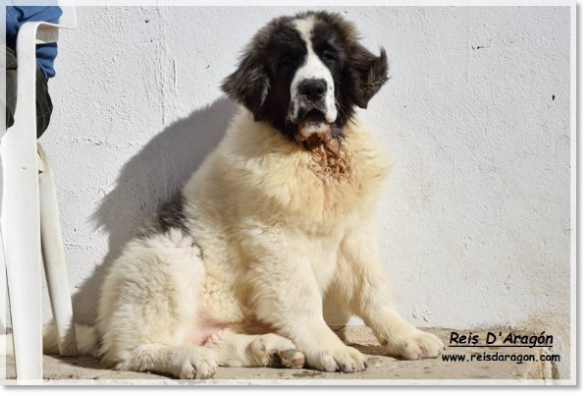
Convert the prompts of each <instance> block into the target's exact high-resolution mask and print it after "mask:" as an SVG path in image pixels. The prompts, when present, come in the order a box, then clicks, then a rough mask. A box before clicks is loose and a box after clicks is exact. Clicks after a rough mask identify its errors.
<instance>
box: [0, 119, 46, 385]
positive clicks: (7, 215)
mask: <svg viewBox="0 0 587 396" xmlns="http://www.w3.org/2000/svg"><path fill="white" fill-rule="evenodd" d="M15 125H16V124H15ZM13 128H16V126H15V127H13ZM33 130H34V129H33ZM10 132H11V133H8V134H7V136H5V137H4V138H3V140H4V139H5V142H3V144H4V143H6V151H5V153H6V156H5V158H4V159H6V161H4V162H3V165H4V176H5V179H4V191H3V200H4V201H5V206H4V208H3V213H2V217H3V219H2V221H3V223H2V233H3V236H4V242H5V245H4V249H5V257H6V272H7V275H8V276H7V280H8V294H9V296H10V312H11V313H12V329H13V337H14V352H15V358H16V375H17V379H18V382H19V383H28V381H30V380H42V378H43V348H42V326H43V322H42V297H41V276H42V272H41V271H42V270H41V241H40V217H39V190H38V187H39V186H38V173H37V158H36V153H35V151H34V146H31V147H30V148H31V149H32V150H29V147H27V146H28V143H33V144H36V143H34V139H30V141H29V142H27V141H26V140H24V141H23V140H21V139H18V137H19V136H20V137H22V134H25V133H26V132H29V131H28V130H18V131H16V132H22V134H18V133H16V134H15V133H12V132H13V131H10ZM31 135H32V134H31ZM31 154H32V155H31Z"/></svg>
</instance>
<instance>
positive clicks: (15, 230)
mask: <svg viewBox="0 0 587 396" xmlns="http://www.w3.org/2000/svg"><path fill="white" fill-rule="evenodd" d="M12 3H13V5H20V4H19V2H18V1H16V0H13V1H12ZM22 5H26V1H24V2H23V4H22ZM55 5H59V6H60V7H61V8H62V10H63V15H62V16H61V18H60V19H59V23H57V24H52V23H46V22H29V23H26V24H24V25H23V26H22V27H21V29H20V31H19V33H18V37H17V44H16V54H17V59H18V69H17V84H18V97H17V105H16V110H15V114H14V125H13V126H12V127H11V128H10V129H9V130H8V131H7V132H6V135H5V136H4V137H3V138H2V145H1V147H2V151H3V153H2V158H3V167H4V178H3V180H4V188H3V198H2V200H3V210H2V238H3V239H4V249H5V259H6V265H7V272H8V295H9V297H10V308H11V313H12V327H13V338H14V352H15V359H16V373H17V379H18V380H19V382H20V381H21V380H42V378H43V347H42V325H43V323H42V322H43V320H42V296H41V276H42V274H41V262H43V264H44V267H45V275H46V279H47V286H48V289H49V296H50V299H51V308H52V311H53V317H54V319H55V325H56V328H57V334H58V343H59V352H60V354H61V355H62V356H75V355H77V344H76V339H75V330H74V326H73V321H72V318H73V310H72V305H71V294H70V291H69V282H68V279H67V268H66V265H65V253H64V250H63V240H62V235H61V225H60V222H59V209H58V207H57V196H56V194H55V185H54V183H53V174H52V172H51V168H50V167H49V162H48V161H47V157H46V156H45V153H44V152H43V149H42V148H41V146H40V145H39V144H38V143H37V124H36V80H35V79H36V70H37V63H36V55H35V50H36V45H37V44H44V43H53V42H56V41H57V39H58V37H59V29H61V28H65V29H73V28H75V26H76V23H77V22H76V15H75V8H74V7H73V6H72V4H71V3H70V2H64V1H56V4H55ZM43 258H44V260H43Z"/></svg>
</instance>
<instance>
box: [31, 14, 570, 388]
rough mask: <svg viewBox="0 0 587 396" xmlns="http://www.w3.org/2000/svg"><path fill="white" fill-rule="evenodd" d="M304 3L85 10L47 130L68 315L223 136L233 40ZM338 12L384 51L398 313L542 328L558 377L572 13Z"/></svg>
mask: <svg viewBox="0 0 587 396" xmlns="http://www.w3.org/2000/svg"><path fill="white" fill-rule="evenodd" d="M297 10H298V9H293V8H282V7H280V8H159V9H156V8H138V7H136V8H134V7H131V8H122V7H121V8H118V7H112V8H88V7H83V8H78V17H79V27H78V28H77V30H75V31H73V32H64V33H63V34H62V37H61V41H60V55H59V58H58V60H57V63H56V69H57V77H56V78H55V79H53V80H51V81H50V88H51V91H52V93H53V98H54V104H55V114H54V119H53V122H52V125H51V127H50V129H49V131H48V132H47V133H46V135H45V136H44V137H43V138H42V142H43V144H44V145H45V147H46V151H48V152H49V155H50V157H51V158H52V160H53V166H54V169H55V174H56V178H57V180H56V182H57V184H58V190H59V191H58V195H59V200H60V203H61V217H62V222H63V229H64V234H65V242H66V249H67V260H68V266H69V274H70V282H71V285H72V289H74V290H75V292H76V293H77V294H76V296H75V300H74V302H75V314H76V316H77V318H78V320H85V321H88V320H92V318H93V317H94V315H95V311H96V303H97V299H98V289H99V286H100V282H101V280H102V277H103V275H104V268H105V267H107V266H108V265H109V264H110V263H111V262H112V259H113V257H115V256H117V255H118V253H119V252H120V249H121V247H122V245H123V244H124V243H125V242H126V241H127V240H128V239H129V237H130V235H131V233H132V232H133V230H135V229H136V228H137V227H139V226H140V224H141V223H142V221H143V219H144V218H145V217H146V216H148V214H149V213H151V212H152V211H153V210H154V208H155V207H156V206H157V204H158V203H159V202H160V201H161V200H164V199H165V198H166V197H168V196H169V195H170V194H171V193H172V192H173V191H175V189H176V188H178V187H179V186H180V185H181V184H182V183H183V182H184V181H185V180H186V179H187V177H188V176H189V175H190V174H191V172H192V171H193V170H194V169H196V168H197V166H198V164H200V163H201V161H202V160H203V158H204V157H205V156H206V154H207V153H209V152H210V151H211V150H212V148H213V147H214V145H215V144H216V143H217V142H218V141H219V139H220V138H221V136H222V133H223V131H224V128H225V127H226V125H227V123H228V120H229V118H230V117H231V115H232V114H233V112H234V105H233V104H231V103H230V102H228V101H227V100H226V99H225V98H224V97H223V95H222V94H221V92H220V90H219V88H218V86H219V84H220V81H221V79H222V78H224V77H225V76H226V75H228V74H229V73H230V72H231V71H232V70H233V68H234V67H235V64H236V59H237V55H238V54H239V51H240V50H241V49H242V48H243V46H244V45H245V44H246V43H247V42H248V40H249V39H250V37H251V36H252V35H253V34H254V32H255V31H256V30H257V29H258V28H259V27H261V26H262V25H263V24H264V23H265V22H267V21H268V20H269V19H270V18H272V17H274V16H277V15H281V14H284V13H291V12H294V11H297ZM337 11H341V12H344V13H345V14H346V16H347V17H348V18H350V19H351V20H353V21H354V22H355V23H356V24H357V26H358V28H359V30H360V31H361V32H362V33H363V35H364V37H365V43H366V45H367V46H368V47H369V48H371V49H372V50H374V51H375V50H377V48H378V47H379V46H383V47H385V48H386V49H387V51H388V54H389V57H390V70H391V76H392V78H391V80H390V81H389V83H388V84H387V85H386V86H385V87H384V88H383V89H382V91H381V92H380V93H379V94H378V95H377V96H376V97H375V99H374V100H373V101H372V103H371V104H370V106H369V110H368V111H367V112H366V114H368V115H369V119H368V122H369V123H370V124H371V125H372V126H373V128H374V130H375V131H376V133H377V135H378V137H379V140H380V142H381V144H382V145H383V146H384V147H385V149H386V151H387V152H388V153H389V156H390V157H391V158H392V159H393V162H394V164H395V170H394V174H393V176H392V177H391V178H390V179H389V182H388V183H387V186H386V188H385V191H384V195H383V199H382V202H381V204H380V206H379V211H378V213H379V214H378V219H379V222H378V224H379V228H380V231H381V247H382V249H383V259H384V262H383V265H384V266H385V269H386V271H387V273H388V274H389V277H390V278H391V281H392V282H393V285H394V287H395V296H396V300H397V308H398V309H399V311H400V312H401V313H402V314H404V315H405V316H406V317H408V319H410V320H411V321H412V322H414V323H415V324H416V325H419V326H442V327H450V328H460V329H464V330H468V329H472V328H474V327H491V326H495V325H508V326H513V327H516V326H529V327H531V328H532V329H534V330H538V331H542V330H546V331H547V332H548V333H553V334H555V336H556V339H555V344H557V348H556V350H557V351H559V353H564V354H565V355H566V356H565V357H563V359H564V360H563V362H562V363H561V364H560V365H559V368H560V370H561V374H562V375H563V376H568V367H569V355H568V352H569V345H568V332H569V321H570V317H569V315H570V310H569V304H570V299H569V287H570V286H569V282H570V270H569V268H570V242H569V234H570V221H569V212H570V204H569V193H570V191H569V189H570V173H569V158H570V151H569V150H570V131H569V95H570V93H569V84H570V73H569V67H570V60H569V48H570V47H569V42H570V36H569V30H570V25H569V23H570V20H569V18H570V17H569V16H570V11H569V9H568V8H564V7H560V8H525V7H522V8H519V7H490V8H485V7H430V8H416V7H400V8H339V9H337ZM109 252H110V253H109ZM573 281H574V280H573ZM46 313H47V314H48V313H49V305H48V304H46Z"/></svg>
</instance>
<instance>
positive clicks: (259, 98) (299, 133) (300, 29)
mask: <svg viewBox="0 0 587 396" xmlns="http://www.w3.org/2000/svg"><path fill="white" fill-rule="evenodd" d="M386 81H387V56H386V53H385V50H383V49H381V54H380V55H379V56H376V55H374V54H372V53H371V52H369V50H367V49H366V48H365V47H364V46H362V45H361V44H360V43H359V41H358V35H357V32H356V30H355V28H354V26H353V25H352V24H351V23H350V22H348V21H345V20H344V19H343V18H342V17H341V16H340V15H338V14H333V13H328V12H305V13H302V14H298V15H296V16H293V17H281V18H276V19H274V20H272V21H271V22H269V24H267V26H265V27H264V28H263V29H261V30H260V31H259V32H258V33H257V34H256V35H255V37H254V38H253V41H252V42H251V43H250V44H249V46H248V47H247V48H246V49H245V52H244V55H243V57H242V59H241V61H240V64H239V66H238V68H237V70H236V71H235V72H234V73H232V74H231V75H230V76H228V77H227V78H226V79H225V80H224V82H223V85H222V89H223V90H224V92H226V93H227V94H228V95H229V96H230V97H231V98H232V99H234V100H236V101H238V102H240V103H242V104H243V105H244V106H245V107H247V108H248V109H249V110H250V111H251V112H252V113H253V115H254V117H255V120H256V121H265V122H269V123H270V124H272V125H273V126H274V127H275V128H277V129H278V130H280V131H281V132H283V133H284V134H286V135H288V136H290V137H292V138H295V139H296V140H299V141H304V140H306V139H309V138H310V137H311V136H313V135H318V136H320V137H322V136H323V135H327V136H330V135H335V136H337V137H338V136H339V135H338V134H340V133H341V129H342V127H343V126H344V125H345V124H346V123H347V122H348V121H349V120H350V119H351V118H352V117H353V115H354V109H355V106H359V107H361V108H366V107H367V103H369V100H370V99H371V98H372V97H373V95H375V94H376V93H377V91H379V89H380V88H381V86H382V85H383V84H384V83H385V82H386Z"/></svg>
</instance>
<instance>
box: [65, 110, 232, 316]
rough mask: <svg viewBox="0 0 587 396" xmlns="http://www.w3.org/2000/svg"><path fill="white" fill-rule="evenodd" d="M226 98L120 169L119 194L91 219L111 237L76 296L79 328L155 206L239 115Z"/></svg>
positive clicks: (164, 133) (178, 185)
mask: <svg viewBox="0 0 587 396" xmlns="http://www.w3.org/2000/svg"><path fill="white" fill-rule="evenodd" d="M236 108H237V107H236V105H235V104H234V103H233V102H231V101H229V100H228V99H227V98H221V99H217V100H216V101H214V102H213V103H212V104H210V105H208V106H206V107H204V108H202V109H199V110H196V111H194V112H193V113H192V114H190V115H189V116H188V117H187V118H184V119H181V120H179V121H177V122H175V123H173V124H171V125H170V126H168V127H167V128H165V129H164V130H163V131H162V132H161V133H159V134H157V135H156V136H155V137H154V138H153V139H151V141H149V143H148V144H147V145H146V146H145V147H144V148H143V149H142V150H141V151H140V152H139V153H138V154H136V155H135V156H134V157H132V158H131V159H130V161H129V162H127V163H126V164H125V165H124V167H123V168H122V170H121V172H120V174H119V176H118V179H117V181H116V186H115V188H114V189H113V190H112V191H111V192H110V193H109V194H108V195H106V196H105V197H104V198H103V199H102V202H101V203H100V206H99V207H98V209H97V210H96V212H95V213H94V215H93V216H92V220H93V221H94V223H95V224H96V228H98V229H101V230H103V231H105V232H106V233H107V234H108V248H109V252H108V254H107V255H106V258H105V259H104V262H103V263H102V264H101V265H100V266H98V267H96V269H94V272H93V273H92V275H91V276H90V277H88V278H87V279H86V280H85V281H84V282H83V284H82V285H81V286H80V287H79V289H78V292H77V293H76V294H75V295H74V296H73V307H74V316H75V320H76V322H93V321H94V320H95V318H96V315H97V305H98V304H97V303H98V301H99V296H100V288H101V286H102V282H103V280H104V277H105V275H106V272H107V270H108V268H109V267H110V266H111V265H112V263H113V261H114V260H115V259H116V258H117V257H118V256H119V255H120V253H121V251H122V248H123V247H124V245H125V244H126V243H127V242H128V241H129V240H130V239H131V238H132V237H133V236H134V235H135V234H136V232H137V231H138V229H139V228H140V227H141V226H142V225H143V224H144V222H145V220H146V219H147V218H148V217H149V216H150V215H152V214H153V212H155V211H156V209H157V206H158V205H159V204H160V203H162V202H164V201H165V200H167V199H168V198H171V196H172V195H173V194H174V193H175V192H176V191H177V190H178V189H179V188H181V187H182V186H183V185H184V184H185V182H187V180H188V178H189V177H190V176H191V175H192V173H193V172H194V171H195V170H196V169H197V168H198V167H199V166H200V164H201V163H202V162H203V161H204V159H205V158H206V157H207V155H208V154H209V153H210V152H211V151H212V150H213V149H214V148H215V147H216V145H217V144H218V143H219V142H220V139H221V138H222V136H223V135H224V132H225V131H226V129H227V127H228V124H229V122H230V120H231V119H232V117H233V115H234V114H235V113H236Z"/></svg>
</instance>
